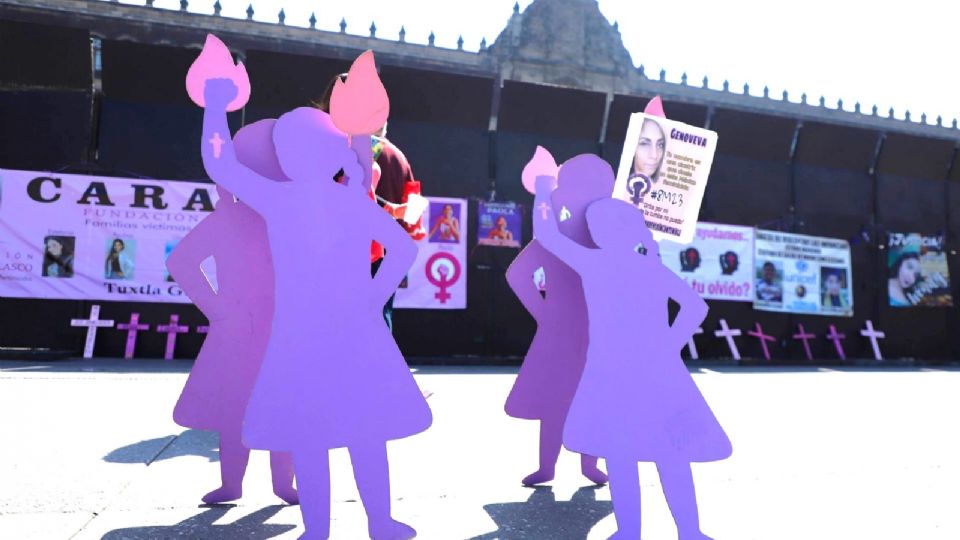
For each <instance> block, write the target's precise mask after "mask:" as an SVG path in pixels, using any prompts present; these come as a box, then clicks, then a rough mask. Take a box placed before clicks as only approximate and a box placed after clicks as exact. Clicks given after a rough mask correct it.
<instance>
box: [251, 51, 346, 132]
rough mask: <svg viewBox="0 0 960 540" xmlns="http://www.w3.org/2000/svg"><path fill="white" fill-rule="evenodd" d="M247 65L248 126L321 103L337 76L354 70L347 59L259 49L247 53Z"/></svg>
mask: <svg viewBox="0 0 960 540" xmlns="http://www.w3.org/2000/svg"><path fill="white" fill-rule="evenodd" d="M244 65H245V66H246V67H247V73H248V74H249V75H250V103H249V104H247V107H246V111H245V113H246V116H245V120H246V123H248V124H249V123H252V122H256V121H257V120H262V119H264V118H277V117H279V116H280V115H281V114H283V113H285V112H287V111H290V110H292V109H295V108H297V107H308V106H310V105H312V104H313V103H316V102H318V101H320V99H321V98H322V97H323V92H324V90H326V88H327V85H328V84H329V83H330V81H331V80H332V79H333V77H335V76H336V75H338V74H340V73H343V72H346V71H347V70H348V69H350V62H348V61H346V60H339V59H332V58H323V57H317V56H303V55H295V54H285V53H276V52H270V51H259V50H255V49H252V50H247V51H246V60H245V62H244Z"/></svg>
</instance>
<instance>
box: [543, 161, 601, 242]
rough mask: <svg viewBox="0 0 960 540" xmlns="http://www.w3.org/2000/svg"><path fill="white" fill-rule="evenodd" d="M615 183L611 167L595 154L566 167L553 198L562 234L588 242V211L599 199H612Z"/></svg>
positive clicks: (567, 163)
mask: <svg viewBox="0 0 960 540" xmlns="http://www.w3.org/2000/svg"><path fill="white" fill-rule="evenodd" d="M615 182H616V178H615V176H614V174H613V169H612V168H611V167H610V164H609V163H607V162H606V161H604V160H603V159H601V158H599V157H598V156H595V155H593V154H582V155H579V156H576V157H574V158H572V159H570V160H569V161H567V162H566V163H564V164H563V165H562V166H561V167H560V172H559V173H558V175H557V189H556V191H554V192H553V195H552V196H551V201H552V202H553V209H554V212H556V214H557V217H558V219H559V221H560V232H562V233H563V234H564V235H565V236H567V237H568V238H571V239H574V240H576V241H578V242H581V243H583V242H585V241H587V240H588V230H587V221H586V211H587V207H588V206H590V203H592V202H594V201H597V200H599V199H609V198H611V197H612V195H613V185H614V183H615Z"/></svg>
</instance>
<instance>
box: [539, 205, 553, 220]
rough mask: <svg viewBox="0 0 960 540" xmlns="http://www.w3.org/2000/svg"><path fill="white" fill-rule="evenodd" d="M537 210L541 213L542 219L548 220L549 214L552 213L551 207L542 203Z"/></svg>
mask: <svg viewBox="0 0 960 540" xmlns="http://www.w3.org/2000/svg"><path fill="white" fill-rule="evenodd" d="M537 210H539V211H540V218H541V219H547V212H549V211H550V205H549V204H547V203H545V202H542V203H540V206H538V207H537Z"/></svg>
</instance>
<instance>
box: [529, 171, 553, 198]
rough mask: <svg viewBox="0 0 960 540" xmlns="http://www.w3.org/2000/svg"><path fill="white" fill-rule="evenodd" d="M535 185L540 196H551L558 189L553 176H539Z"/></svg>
mask: <svg viewBox="0 0 960 540" xmlns="http://www.w3.org/2000/svg"><path fill="white" fill-rule="evenodd" d="M534 185H535V189H536V194H537V195H538V196H539V195H549V194H550V193H553V190H555V189H557V179H556V177H553V176H538V177H537V180H536V183H535V184H534Z"/></svg>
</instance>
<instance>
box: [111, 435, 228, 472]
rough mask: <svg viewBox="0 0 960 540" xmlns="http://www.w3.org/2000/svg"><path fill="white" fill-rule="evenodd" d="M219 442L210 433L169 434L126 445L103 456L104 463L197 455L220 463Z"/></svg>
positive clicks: (157, 459)
mask: <svg viewBox="0 0 960 540" xmlns="http://www.w3.org/2000/svg"><path fill="white" fill-rule="evenodd" d="M219 447H220V439H219V437H218V436H217V434H216V433H215V432H213V431H201V430H197V429H188V430H187V431H184V432H183V433H181V434H180V435H169V436H167V437H160V438H158V439H149V440H146V441H140V442H138V443H133V444H129V445H127V446H123V447H121V448H117V449H116V450H113V451H111V452H110V453H109V454H107V455H106V456H104V457H103V460H104V461H106V462H107V463H143V464H145V465H149V464H151V463H153V462H155V461H164V460H167V459H173V458H178V457H184V456H199V457H204V458H207V460H209V461H211V462H214V461H220V451H219Z"/></svg>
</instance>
